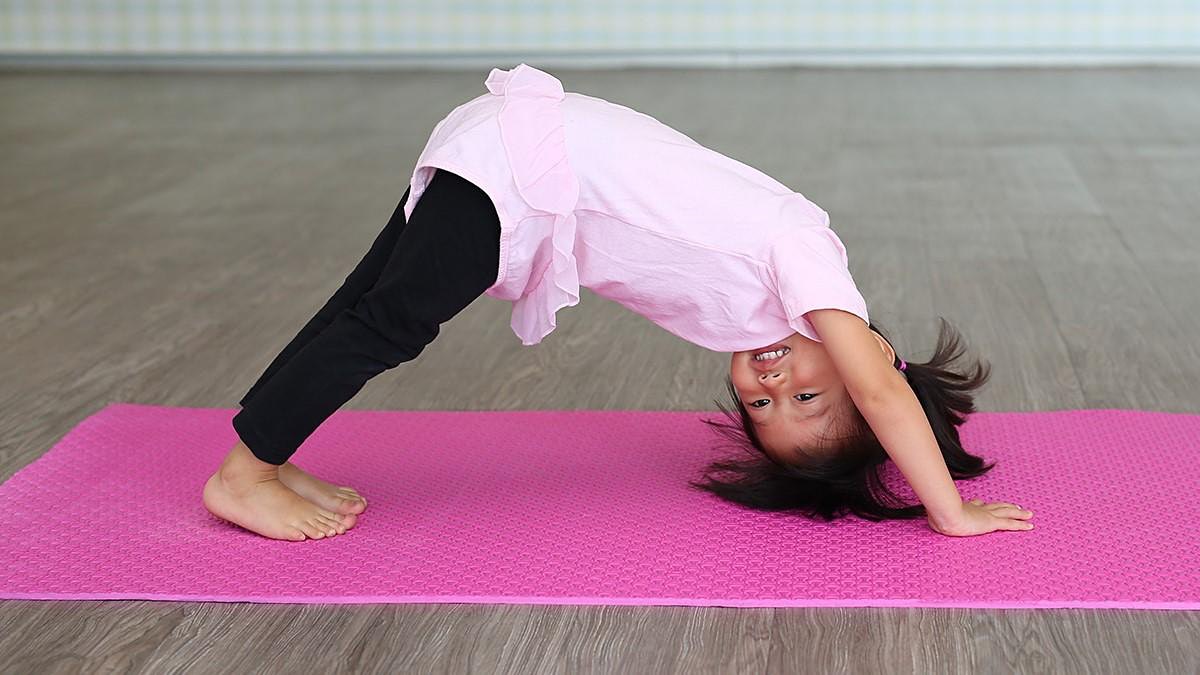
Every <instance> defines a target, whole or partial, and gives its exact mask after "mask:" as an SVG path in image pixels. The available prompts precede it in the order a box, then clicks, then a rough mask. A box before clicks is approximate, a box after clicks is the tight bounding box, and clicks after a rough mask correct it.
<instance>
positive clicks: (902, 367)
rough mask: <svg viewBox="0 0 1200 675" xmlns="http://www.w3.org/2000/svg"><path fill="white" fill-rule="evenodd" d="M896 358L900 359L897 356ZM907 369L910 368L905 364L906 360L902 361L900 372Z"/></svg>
mask: <svg viewBox="0 0 1200 675" xmlns="http://www.w3.org/2000/svg"><path fill="white" fill-rule="evenodd" d="M896 358H898V359H899V358H900V357H898V356H897V357H896ZM905 368H908V364H907V363H905V362H904V359H900V370H904V369H905Z"/></svg>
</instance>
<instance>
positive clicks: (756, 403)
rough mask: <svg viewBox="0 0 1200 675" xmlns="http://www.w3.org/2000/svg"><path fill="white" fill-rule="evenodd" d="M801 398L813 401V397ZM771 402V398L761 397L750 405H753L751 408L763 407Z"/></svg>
mask: <svg viewBox="0 0 1200 675" xmlns="http://www.w3.org/2000/svg"><path fill="white" fill-rule="evenodd" d="M796 396H816V394H796ZM800 400H801V401H811V400H812V398H802V399H800ZM770 402H771V400H770V399H766V398H760V399H758V400H757V401H754V402H753V403H751V404H750V407H751V408H761V407H763V406H764V405H766V404H768V403H770ZM759 403H761V404H762V405H759Z"/></svg>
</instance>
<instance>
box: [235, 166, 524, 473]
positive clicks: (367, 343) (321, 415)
mask: <svg viewBox="0 0 1200 675" xmlns="http://www.w3.org/2000/svg"><path fill="white" fill-rule="evenodd" d="M408 192H409V191H408V190H405V191H404V195H403V196H402V197H401V198H400V205H399V206H397V207H396V211H395V212H394V213H393V214H392V218H391V220H390V221H389V222H388V224H387V226H386V227H384V229H383V231H382V232H380V233H379V236H378V237H376V239H375V243H374V244H372V245H371V250H369V251H367V254H366V255H365V256H363V259H362V261H361V262H359V263H358V266H357V267H355V268H354V271H352V272H351V273H350V275H349V276H347V277H346V280H345V282H344V283H343V284H342V287H341V288H339V289H338V290H337V292H336V293H334V294H333V297H331V298H329V300H328V302H326V303H325V306H324V307H322V308H321V309H320V310H318V311H317V314H316V316H314V317H313V318H312V319H310V320H309V321H308V323H307V324H306V325H305V326H304V327H303V328H301V329H300V332H299V333H298V334H297V335H296V337H294V338H292V341H291V342H290V343H288V345H287V346H286V347H284V348H283V351H281V352H280V353H279V355H278V356H276V357H275V360H274V361H272V362H271V364H270V365H269V366H267V369H266V371H265V372H263V374H262V375H261V376H260V377H259V378H258V381H257V382H255V383H254V386H252V387H251V388H250V390H249V391H248V392H246V395H245V396H243V397H242V400H241V401H240V402H239V403H240V405H241V406H242V409H241V410H240V411H239V412H238V413H237V414H236V415H234V417H233V428H234V429H235V430H236V431H237V434H238V436H239V437H240V438H241V440H242V442H243V443H245V444H246V446H247V447H248V448H250V451H251V452H252V453H254V456H255V457H258V458H259V459H261V460H262V461H264V462H268V463H270V464H275V465H280V464H283V463H284V462H286V461H287V460H288V457H290V456H291V455H292V453H294V452H295V451H296V448H298V447H299V446H300V444H301V443H303V442H304V440H305V439H306V438H308V437H309V436H310V435H311V434H312V432H313V431H315V430H316V428H317V427H318V426H319V425H320V424H321V423H322V422H324V421H325V419H326V418H328V417H329V416H330V415H332V414H333V413H334V411H336V410H337V409H338V408H340V407H341V406H342V405H343V404H345V403H346V401H349V400H350V399H351V398H352V397H353V396H354V395H355V394H357V393H358V391H359V390H360V389H362V387H363V385H364V384H366V382H367V380H369V379H371V378H372V377H374V376H376V375H378V374H379V373H381V372H383V371H384V370H387V369H389V368H394V367H396V366H397V365H399V364H401V363H403V362H405V361H410V360H412V359H414V358H416V356H417V354H420V353H421V350H422V349H424V348H425V345H427V344H429V343H430V342H432V341H433V339H434V338H435V337H437V335H438V330H439V325H440V324H442V323H444V322H446V321H448V320H450V318H451V317H453V316H454V315H455V314H458V313H459V312H460V311H462V310H463V309H465V308H466V307H467V305H469V304H471V302H472V301H473V300H475V299H476V298H478V297H479V296H480V295H482V294H483V292H484V291H486V290H487V289H488V288H489V287H491V285H492V284H493V283H495V281H496V274H497V271H498V266H499V254H500V219H499V217H498V216H497V215H496V209H495V207H494V206H493V205H492V202H491V199H490V198H489V197H488V196H487V194H486V193H484V192H483V190H481V189H479V188H478V187H477V186H475V185H474V184H472V183H470V182H468V181H467V180H466V179H464V178H462V177H460V176H458V175H456V174H453V173H450V172H448V171H443V170H441V169H439V170H437V171H436V172H435V174H434V176H433V179H432V180H431V181H430V182H429V186H428V187H427V188H426V189H425V192H424V193H422V195H421V198H420V200H419V201H418V202H417V205H416V207H415V208H414V209H413V212H412V218H411V220H410V221H409V222H408V223H405V222H404V205H405V202H406V201H407V200H408Z"/></svg>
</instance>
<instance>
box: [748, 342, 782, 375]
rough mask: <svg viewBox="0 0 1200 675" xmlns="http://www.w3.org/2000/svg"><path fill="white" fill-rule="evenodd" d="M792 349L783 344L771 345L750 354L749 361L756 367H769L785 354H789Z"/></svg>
mask: <svg viewBox="0 0 1200 675" xmlns="http://www.w3.org/2000/svg"><path fill="white" fill-rule="evenodd" d="M791 352H792V349H791V348H790V347H787V346H784V345H771V346H770V347H767V348H766V349H763V350H760V351H756V352H754V353H753V354H751V355H750V362H751V365H753V366H754V367H755V368H756V369H759V370H763V369H766V368H770V367H772V366H774V365H775V364H776V363H778V362H779V361H780V360H781V359H783V358H784V357H785V356H787V355H788V354H790V353H791Z"/></svg>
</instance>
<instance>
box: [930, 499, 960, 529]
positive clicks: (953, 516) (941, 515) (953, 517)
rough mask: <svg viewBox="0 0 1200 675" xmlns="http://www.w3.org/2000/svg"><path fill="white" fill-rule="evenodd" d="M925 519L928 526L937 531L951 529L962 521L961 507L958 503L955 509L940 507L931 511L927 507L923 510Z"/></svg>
mask: <svg viewBox="0 0 1200 675" xmlns="http://www.w3.org/2000/svg"><path fill="white" fill-rule="evenodd" d="M925 513H926V520H928V521H929V526H930V527H932V528H933V529H934V530H936V531H938V532H944V531H947V530H953V529H954V528H955V527H957V526H959V525H960V524H961V523H962V521H963V515H964V511H963V507H962V505H961V504H960V505H959V506H958V508H956V509H950V510H948V511H947V510H946V509H942V510H940V511H931V510H929V509H928V507H927V508H926V510H925Z"/></svg>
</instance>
